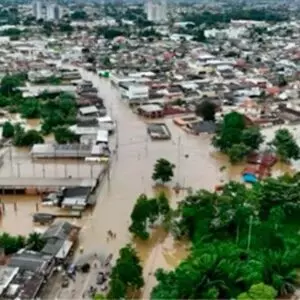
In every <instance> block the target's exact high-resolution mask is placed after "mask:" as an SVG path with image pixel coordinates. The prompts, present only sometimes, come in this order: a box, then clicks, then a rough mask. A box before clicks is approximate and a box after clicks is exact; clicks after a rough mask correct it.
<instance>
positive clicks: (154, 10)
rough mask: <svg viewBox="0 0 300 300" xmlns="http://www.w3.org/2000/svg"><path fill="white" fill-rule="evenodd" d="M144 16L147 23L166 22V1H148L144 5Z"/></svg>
mask: <svg viewBox="0 0 300 300" xmlns="http://www.w3.org/2000/svg"><path fill="white" fill-rule="evenodd" d="M146 14H147V19H148V20H149V21H152V22H155V23H164V22H166V21H167V19H168V17H167V2H166V0H148V1H147V3H146Z"/></svg>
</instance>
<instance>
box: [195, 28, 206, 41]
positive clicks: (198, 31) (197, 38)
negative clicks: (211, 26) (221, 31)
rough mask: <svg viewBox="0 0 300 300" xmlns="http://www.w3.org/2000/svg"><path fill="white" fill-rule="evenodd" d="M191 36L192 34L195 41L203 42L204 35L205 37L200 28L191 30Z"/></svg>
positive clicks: (204, 39)
mask: <svg viewBox="0 0 300 300" xmlns="http://www.w3.org/2000/svg"><path fill="white" fill-rule="evenodd" d="M193 36H194V40H195V41H197V42H205V41H206V37H205V34H204V30H203V29H200V28H198V29H196V30H195V31H194V32H193Z"/></svg>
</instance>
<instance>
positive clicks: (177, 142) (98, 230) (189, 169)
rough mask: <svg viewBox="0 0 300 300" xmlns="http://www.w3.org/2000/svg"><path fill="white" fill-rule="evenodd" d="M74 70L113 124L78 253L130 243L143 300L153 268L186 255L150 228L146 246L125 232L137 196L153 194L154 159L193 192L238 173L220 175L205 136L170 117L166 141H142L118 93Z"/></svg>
mask: <svg viewBox="0 0 300 300" xmlns="http://www.w3.org/2000/svg"><path fill="white" fill-rule="evenodd" d="M80 72H81V74H82V77H83V79H85V80H91V81H92V82H93V84H94V86H95V87H97V88H98V90H99V96H100V97H102V98H103V99H104V101H105V105H106V107H107V109H108V112H109V114H111V116H112V117H113V119H115V120H116V121H117V123H118V133H117V139H118V152H117V155H116V157H115V160H114V162H113V164H112V169H111V176H110V180H106V181H105V182H104V184H103V186H102V189H101V191H100V195H99V198H98V201H97V205H96V207H95V209H94V211H93V214H92V216H91V218H90V219H89V220H88V221H87V223H86V225H85V226H84V228H83V229H82V232H81V236H80V245H81V246H82V247H83V248H84V251H88V252H99V251H101V250H103V249H104V250H105V252H107V253H113V254H114V257H117V256H118V250H119V249H120V248H121V247H123V246H124V245H126V244H127V243H128V242H132V243H133V244H134V245H135V246H136V249H137V251H138V253H139V256H140V257H141V259H142V263H143V265H144V276H145V282H146V286H145V288H144V291H143V298H149V295H150V292H151V289H152V287H153V285H155V278H154V276H153V273H154V272H155V270H156V269H157V268H159V267H163V268H172V267H174V266H176V265H177V264H178V263H179V261H180V260H181V259H183V258H184V257H185V256H186V254H187V252H186V249H185V246H186V245H182V244H180V243H175V242H174V241H173V239H172V238H171V237H170V236H167V235H166V234H165V233H164V232H163V231H162V230H161V229H157V230H155V231H154V232H153V235H152V238H151V239H150V240H149V241H146V242H140V241H136V240H132V237H131V235H130V234H129V232H128V227H129V225H130V214H131V211H132V208H133V206H134V203H135V201H136V199H137V197H138V196H139V195H140V194H141V193H146V194H148V195H153V188H152V185H153V182H152V180H151V175H152V171H153V165H154V163H155V161H156V160H157V159H159V158H161V157H164V158H166V159H168V160H170V161H171V162H173V163H174V164H176V172H175V174H176V176H175V177H176V178H175V179H174V182H176V181H179V182H180V183H181V184H182V185H185V186H188V187H192V188H194V189H199V188H213V187H214V186H215V185H216V184H217V183H219V182H220V180H221V179H223V180H226V179H228V178H232V177H234V176H236V175H237V174H239V172H240V170H237V171H235V170H230V169H228V170H229V171H228V173H226V172H224V174H222V175H220V172H219V169H220V167H221V166H222V165H224V164H226V161H225V160H224V159H222V158H221V159H220V158H218V157H214V156H213V155H211V146H210V138H209V137H207V136H203V137H194V136H190V135H188V134H186V133H185V132H184V131H182V130H181V129H180V128H178V127H177V126H175V125H174V124H173V122H172V120H171V119H168V120H166V123H167V125H168V127H169V129H170V131H171V134H172V140H171V141H161V142H152V141H151V140H149V138H148V137H147V131H146V124H145V121H144V120H142V119H140V118H139V117H138V116H137V115H136V114H134V113H133V112H132V111H131V110H130V109H129V107H128V105H127V104H126V102H124V100H121V99H120V96H119V92H118V91H117V90H116V89H115V88H114V87H112V86H111V84H110V81H109V80H108V79H101V78H99V77H98V76H97V75H96V74H93V73H91V72H87V71H85V70H83V69H80ZM186 154H188V158H187V156H186ZM238 176H239V175H238ZM171 185H172V184H171ZM173 185H174V183H173ZM169 196H170V201H171V202H170V203H171V205H172V206H173V207H175V206H176V204H177V201H179V200H180V199H181V198H182V196H183V195H179V196H175V195H173V194H172V192H170V193H169ZM108 230H111V231H112V232H114V233H116V239H115V240H112V241H107V231H108ZM77 297H80V295H76V298H77ZM61 299H62V298H61Z"/></svg>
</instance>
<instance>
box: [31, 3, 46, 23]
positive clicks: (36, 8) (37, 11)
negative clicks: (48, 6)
mask: <svg viewBox="0 0 300 300" xmlns="http://www.w3.org/2000/svg"><path fill="white" fill-rule="evenodd" d="M33 15H34V16H35V18H36V19H37V20H40V19H43V18H44V9H43V2H42V1H40V0H37V1H34V2H33Z"/></svg>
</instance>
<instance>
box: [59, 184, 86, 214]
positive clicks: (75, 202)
mask: <svg viewBox="0 0 300 300" xmlns="http://www.w3.org/2000/svg"><path fill="white" fill-rule="evenodd" d="M90 193H91V188H89V187H83V186H78V187H71V188H65V189H63V191H62V200H61V203H60V205H61V207H63V208H72V209H79V210H83V209H84V208H85V207H86V205H87V204H88V200H89V196H90Z"/></svg>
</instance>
